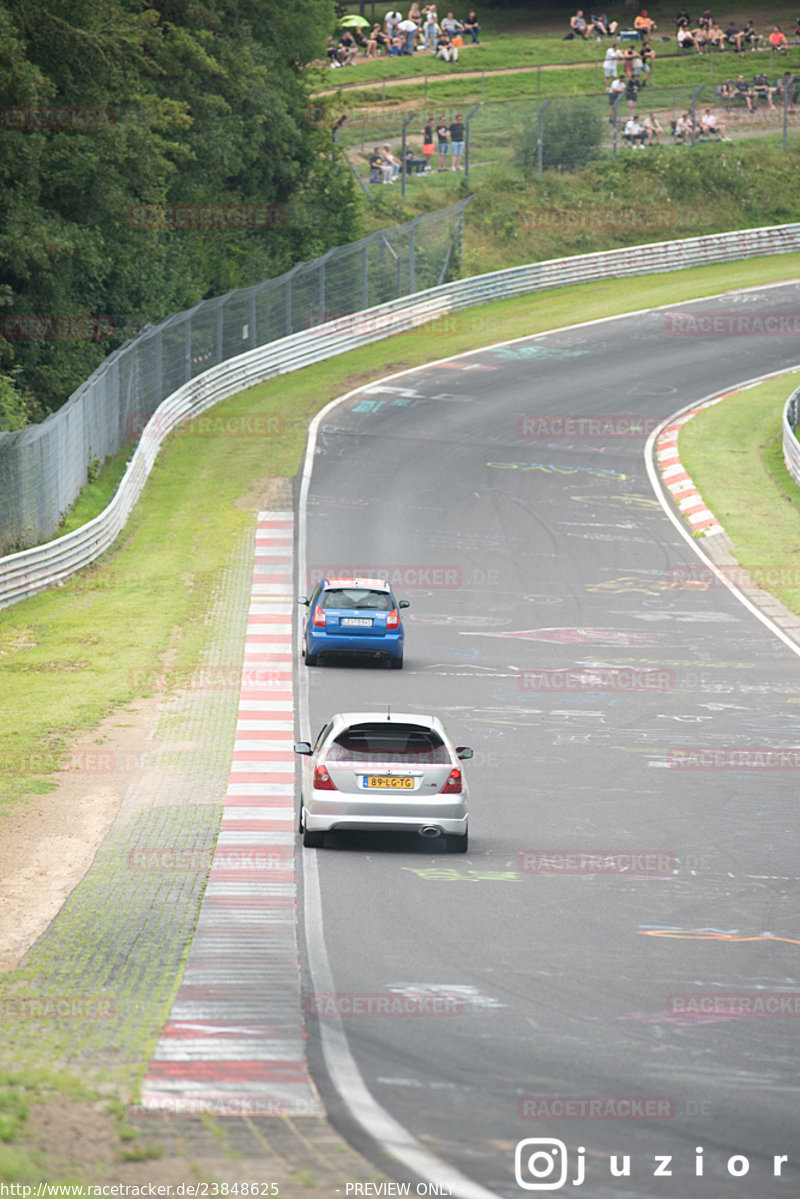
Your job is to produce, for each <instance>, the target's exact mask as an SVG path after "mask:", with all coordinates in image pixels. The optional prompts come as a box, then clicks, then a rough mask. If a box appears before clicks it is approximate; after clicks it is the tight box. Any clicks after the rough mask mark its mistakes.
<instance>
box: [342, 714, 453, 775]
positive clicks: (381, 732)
mask: <svg viewBox="0 0 800 1199" xmlns="http://www.w3.org/2000/svg"><path fill="white" fill-rule="evenodd" d="M325 758H326V760H327V761H329V762H365V761H368V760H372V761H381V762H420V763H422V764H426V763H431V764H434V765H435V764H438V763H441V764H446V763H448V762H449V761H450V754H449V752H448V749H447V746H446V745H445V744H444V742H443V741H442V739H441V737H440V736H439V734H438V733H436V732H434V731H433V730H432V729H426V728H421V727H420V726H419V725H403V724H398V725H395V726H393V727H392V728H388V729H387V727H386V725H385V724H380V725H368V724H363V725H354V726H352V727H351V728H349V729H345V730H344V732H342V733H340V734H339V736H338V737H336V739H335V740H334V741H333V743H332V744H331V745H330V746H329V747H328V752H327V753H326V755H325Z"/></svg>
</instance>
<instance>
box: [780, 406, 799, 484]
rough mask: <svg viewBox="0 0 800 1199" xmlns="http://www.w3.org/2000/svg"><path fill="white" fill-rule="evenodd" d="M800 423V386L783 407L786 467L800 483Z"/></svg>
mask: <svg viewBox="0 0 800 1199" xmlns="http://www.w3.org/2000/svg"><path fill="white" fill-rule="evenodd" d="M798 424H800V387H798V388H797V390H796V391H793V392H792V394H791V395H790V396H789V398H788V400H787V401H786V404H785V405H784V408H783V460H784V462H785V463H786V469H787V470H788V472H789V474H790V475H791V476H792V478H793V479H794V481H795V483H800V442H799V441H798V440H797V433H796V432H795V430H796V429H797V426H798Z"/></svg>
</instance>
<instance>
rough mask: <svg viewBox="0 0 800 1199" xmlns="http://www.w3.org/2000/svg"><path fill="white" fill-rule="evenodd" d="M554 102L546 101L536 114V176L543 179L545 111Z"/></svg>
mask: <svg viewBox="0 0 800 1199" xmlns="http://www.w3.org/2000/svg"><path fill="white" fill-rule="evenodd" d="M552 103H553V101H552V100H545V102H544V104H541V105H540V106H539V111H538V112H537V114H536V174H537V176H538V178H540V179H541V177H542V150H543V142H544V110H545V109H546V108H547V106H548V104H552Z"/></svg>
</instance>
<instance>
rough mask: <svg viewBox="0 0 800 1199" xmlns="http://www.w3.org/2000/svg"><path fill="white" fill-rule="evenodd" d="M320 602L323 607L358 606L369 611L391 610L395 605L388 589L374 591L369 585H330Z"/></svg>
mask: <svg viewBox="0 0 800 1199" xmlns="http://www.w3.org/2000/svg"><path fill="white" fill-rule="evenodd" d="M319 603H320V607H321V608H358V609H359V611H368V612H391V610H392V608H393V607H394V604H393V603H392V597H391V595H390V594H389V592H388V591H372V590H371V589H370V588H367V587H329V588H326V590H325V591H324V592H323V594H322V597H321V599H320V601H319Z"/></svg>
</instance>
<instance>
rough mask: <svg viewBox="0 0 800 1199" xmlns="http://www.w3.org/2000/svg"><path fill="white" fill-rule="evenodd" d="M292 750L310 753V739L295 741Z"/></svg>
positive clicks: (298, 752) (297, 752) (299, 752)
mask: <svg viewBox="0 0 800 1199" xmlns="http://www.w3.org/2000/svg"><path fill="white" fill-rule="evenodd" d="M294 752H295V753H296V754H310V753H311V742H310V741H295V743H294Z"/></svg>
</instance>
